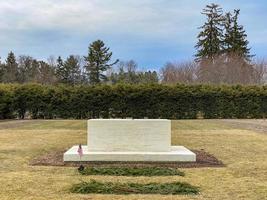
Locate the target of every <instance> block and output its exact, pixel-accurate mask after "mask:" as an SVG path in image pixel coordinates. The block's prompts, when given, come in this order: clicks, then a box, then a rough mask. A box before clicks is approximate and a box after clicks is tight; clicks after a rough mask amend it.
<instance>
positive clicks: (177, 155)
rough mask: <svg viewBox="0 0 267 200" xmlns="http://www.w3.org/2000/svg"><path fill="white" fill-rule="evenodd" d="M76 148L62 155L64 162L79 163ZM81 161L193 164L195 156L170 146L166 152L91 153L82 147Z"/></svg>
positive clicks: (183, 149)
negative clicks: (177, 162) (178, 162)
mask: <svg viewBox="0 0 267 200" xmlns="http://www.w3.org/2000/svg"><path fill="white" fill-rule="evenodd" d="M77 150H78V146H73V147H72V148H71V149H69V150H68V151H67V152H66V153H64V161H80V157H79V155H78V154H77ZM83 150H84V155H83V156H82V157H81V161H128V162H129V161H152V162H175V161H180V162H195V161H196V155H195V154H194V153H193V152H191V151H190V150H188V149H187V148H185V147H183V146H172V147H171V151H168V152H166V151H165V152H138V151H135V152H132V151H130V152H125V151H123V152H101V151H98V152H92V151H88V148H87V146H83Z"/></svg>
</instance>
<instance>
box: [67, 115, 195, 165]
mask: <svg viewBox="0 0 267 200" xmlns="http://www.w3.org/2000/svg"><path fill="white" fill-rule="evenodd" d="M77 150H78V146H74V147H72V148H71V149H70V150H68V151H67V152H66V153H65V154H64V161H80V159H81V161H128V162H129V161H157V162H158V161H159V162H172V161H190V162H194V161H196V155H195V154H194V153H193V152H191V151H190V150H188V149H186V148H185V147H183V146H171V121H170V120H164V119H96V120H88V139H87V146H83V151H84V155H83V156H82V157H81V158H80V157H79V155H78V152H77Z"/></svg>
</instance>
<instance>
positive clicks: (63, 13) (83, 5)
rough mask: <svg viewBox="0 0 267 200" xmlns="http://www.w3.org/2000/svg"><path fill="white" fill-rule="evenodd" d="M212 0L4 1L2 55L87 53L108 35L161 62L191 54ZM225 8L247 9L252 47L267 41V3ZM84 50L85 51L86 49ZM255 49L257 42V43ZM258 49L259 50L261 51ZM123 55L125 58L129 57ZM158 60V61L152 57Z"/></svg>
mask: <svg viewBox="0 0 267 200" xmlns="http://www.w3.org/2000/svg"><path fill="white" fill-rule="evenodd" d="M210 2H211V1H206V0H205V1H198V0H179V1H176V0H142V1H141V0H57V1H55V0H38V1H36V0H20V1H18V0H5V1H0V32H1V34H0V43H1V52H0V53H1V54H3V53H4V54H6V53H7V51H9V50H15V52H18V53H19V54H21V53H27V54H31V55H33V56H37V57H41V58H44V57H48V56H49V55H50V54H56V55H59V54H60V55H63V56H64V54H65V55H67V54H69V53H80V54H84V53H85V52H86V50H87V45H88V43H89V42H90V41H92V40H94V39H98V38H100V39H104V40H105V41H106V42H107V43H108V44H109V45H110V46H111V47H112V49H114V51H116V53H115V55H117V56H118V57H123V58H130V57H133V58H136V59H138V58H140V59H139V61H140V62H141V64H142V63H145V64H147V63H152V65H155V64H157V65H161V64H162V63H163V60H166V61H167V60H173V59H179V58H186V59H187V58H189V57H190V56H192V55H193V54H194V44H195V42H196V35H197V33H198V30H197V27H199V26H200V25H201V24H202V23H203V21H204V17H202V16H201V14H200V12H201V10H202V8H203V7H204V6H205V5H206V4H208V3H210ZM216 2H217V3H219V4H220V5H222V7H224V8H225V11H228V10H233V9H234V8H241V17H240V21H241V23H242V24H244V25H245V28H246V30H247V32H248V35H249V40H250V44H251V45H255V46H256V47H257V48H258V47H259V46H261V47H260V48H258V49H260V51H262V49H264V48H263V47H262V45H266V44H267V38H266V37H265V34H266V32H267V28H266V27H264V26H262V24H261V22H262V20H263V19H266V18H267V15H266V14H265V10H266V7H267V6H266V5H265V4H266V3H265V1H264V0H259V1H257V3H255V2H251V1H249V0H242V1H241V0H236V1H226V0H221V1H219V0H218V1H216ZM81 49H82V50H81ZM252 49H253V46H252ZM255 53H257V52H255ZM123 58H122V59H123ZM152 59H153V60H152Z"/></svg>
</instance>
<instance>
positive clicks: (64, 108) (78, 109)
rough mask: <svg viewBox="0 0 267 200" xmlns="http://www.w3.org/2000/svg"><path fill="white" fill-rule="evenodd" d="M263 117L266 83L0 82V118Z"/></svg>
mask: <svg viewBox="0 0 267 200" xmlns="http://www.w3.org/2000/svg"><path fill="white" fill-rule="evenodd" d="M26 113H27V114H29V115H30V117H31V118H49V119H50V118H65V119H69V118H72V119H88V118H125V117H133V118H144V117H147V118H167V119H195V118H197V117H198V116H199V115H200V114H201V116H202V117H203V118H206V119H212V118H264V117H266V116H267V86H240V85H237V86H211V85H174V86H170V85H160V84H155V85H114V86H108V85H98V86H85V85H78V86H66V85H58V86H45V85H38V84H26V85H5V84H1V85H0V118H1V119H6V118H14V117H18V118H24V117H25V114H26Z"/></svg>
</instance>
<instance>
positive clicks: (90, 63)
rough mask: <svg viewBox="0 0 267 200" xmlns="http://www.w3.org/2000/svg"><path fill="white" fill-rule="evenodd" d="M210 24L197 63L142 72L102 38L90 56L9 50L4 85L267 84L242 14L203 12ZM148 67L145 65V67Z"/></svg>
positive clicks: (0, 76)
mask: <svg viewBox="0 0 267 200" xmlns="http://www.w3.org/2000/svg"><path fill="white" fill-rule="evenodd" d="M201 13H202V14H203V15H204V16H205V18H206V21H205V22H204V24H203V25H202V26H201V27H200V28H199V30H200V31H199V34H198V37H197V43H196V46H195V48H196V51H197V52H196V55H195V56H194V57H195V59H194V60H191V61H188V62H167V63H166V64H165V65H164V66H154V67H153V68H158V67H160V70H158V71H153V70H152V71H151V70H138V65H137V63H136V62H135V61H133V60H130V61H119V60H118V59H114V60H113V58H112V51H111V50H110V49H109V48H108V47H107V46H106V45H105V44H104V42H103V41H102V40H96V41H93V42H92V43H91V44H90V45H89V47H88V53H87V55H86V56H77V55H70V56H68V57H67V58H66V59H65V60H64V59H62V57H60V56H59V57H54V56H51V57H50V58H49V59H48V60H47V61H43V60H37V59H35V58H32V57H31V56H27V55H20V56H15V55H14V53H13V52H10V53H9V54H8V56H7V59H6V60H5V62H0V82H1V83H40V84H46V85H57V84H66V85H79V84H83V85H99V84H106V85H112V84H118V83H120V84H143V83H146V84H151V83H164V84H177V83H185V84H203V83H204V84H207V83H208V84H214V85H220V84H242V85H255V84H257V85H262V84H265V83H267V64H266V62H265V61H264V60H256V59H255V55H253V54H251V53H250V50H251V49H250V47H249V41H248V40H247V34H246V31H245V29H244V27H243V26H242V25H241V24H239V15H240V10H234V11H233V12H226V13H224V11H223V9H222V8H221V7H220V6H219V5H216V4H210V5H207V6H206V7H205V8H204V9H203V11H202V12H201ZM144 67H146V66H142V68H144Z"/></svg>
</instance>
